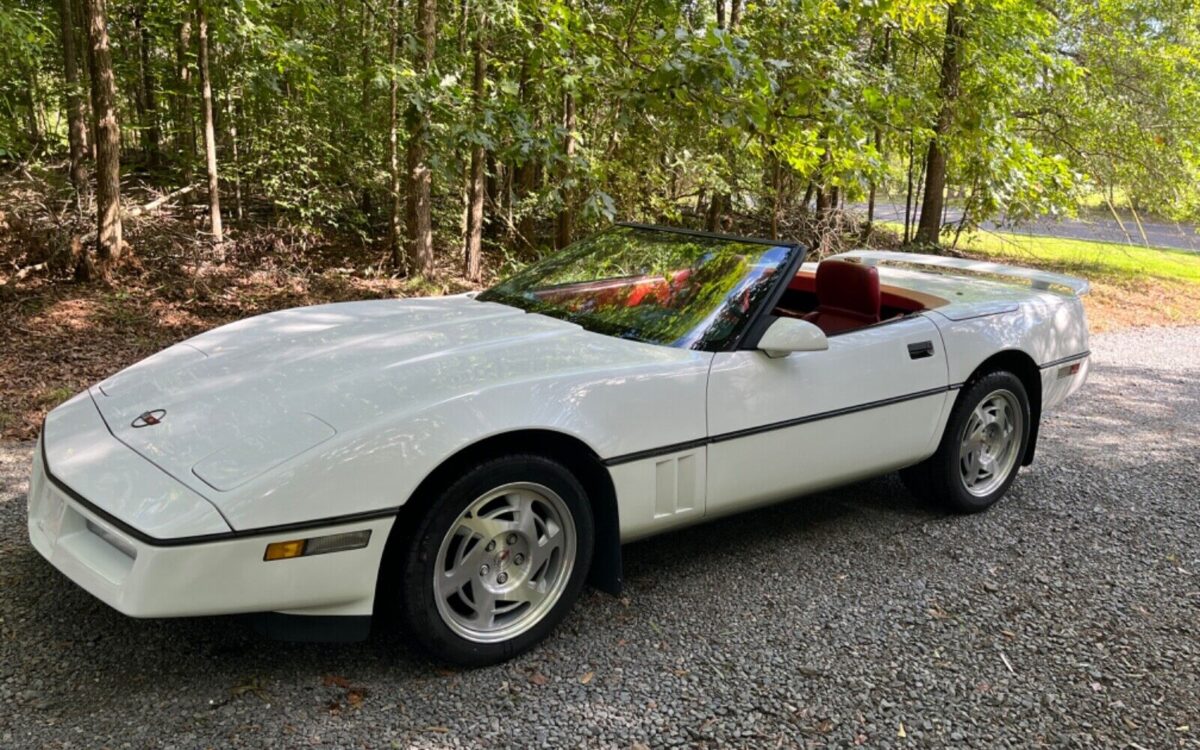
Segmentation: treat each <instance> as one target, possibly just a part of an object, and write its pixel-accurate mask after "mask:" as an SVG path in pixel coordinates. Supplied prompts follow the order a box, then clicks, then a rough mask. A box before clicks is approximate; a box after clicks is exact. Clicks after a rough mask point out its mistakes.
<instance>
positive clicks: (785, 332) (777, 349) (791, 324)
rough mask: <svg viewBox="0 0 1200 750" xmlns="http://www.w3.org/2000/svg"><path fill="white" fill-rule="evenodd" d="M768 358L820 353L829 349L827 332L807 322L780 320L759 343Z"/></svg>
mask: <svg viewBox="0 0 1200 750" xmlns="http://www.w3.org/2000/svg"><path fill="white" fill-rule="evenodd" d="M758 348H759V349H760V350H761V351H763V352H765V353H766V355H767V356H768V357H771V358H772V359H775V358H777V357H786V356H787V355H789V354H791V353H792V352H819V351H824V350H826V349H828V348H829V339H827V338H825V332H824V331H822V330H821V329H820V328H818V327H816V326H815V325H813V324H812V323H809V322H808V321H807V320H800V319H799V318H779V319H778V320H776V321H775V322H774V323H772V324H771V327H770V328H768V329H767V331H766V333H764V334H763V335H762V338H761V339H760V340H759V342H758Z"/></svg>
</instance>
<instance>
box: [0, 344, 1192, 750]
mask: <svg viewBox="0 0 1200 750" xmlns="http://www.w3.org/2000/svg"><path fill="white" fill-rule="evenodd" d="M1093 351H1094V352H1095V362H1096V366H1095V369H1094V370H1093V376H1092V381H1091V382H1090V383H1089V385H1088V386H1087V387H1086V389H1085V390H1084V391H1083V392H1082V393H1081V394H1080V395H1077V396H1075V397H1074V398H1073V399H1072V400H1071V401H1069V402H1068V403H1067V404H1066V405H1065V409H1064V410H1062V411H1060V412H1058V413H1056V414H1054V415H1051V416H1049V417H1048V418H1047V420H1046V422H1045V424H1044V428H1043V436H1042V440H1041V443H1040V444H1039V447H1038V460H1037V462H1036V463H1035V465H1034V466H1033V467H1032V468H1030V469H1027V470H1025V471H1024V472H1023V473H1022V475H1021V477H1020V478H1019V479H1018V480H1017V482H1016V484H1015V485H1014V486H1013V489H1012V490H1011V491H1010V494H1009V497H1008V498H1007V499H1006V500H1005V501H1003V502H1002V503H1001V504H1000V505H999V506H997V507H996V508H994V509H993V510H992V511H991V512H988V513H984V514H982V515H978V516H972V517H947V516H944V515H941V514H939V513H936V512H933V511H931V510H929V509H927V508H925V507H923V506H921V505H919V504H918V503H917V502H916V501H914V500H913V499H912V498H911V496H909V495H908V494H907V493H906V492H905V491H904V489H903V488H902V486H901V485H900V483H899V481H898V480H897V479H896V478H895V477H894V476H889V477H883V478H880V479H875V480H871V481H868V482H864V483H861V484H857V485H855V486H853V487H850V488H846V489H843V490H839V491H835V492H827V493H823V494H821V495H817V496H813V497H810V498H805V499H801V500H798V501H796V502H794V503H791V504H788V505H785V506H780V507H775V508H771V509H768V510H765V511H760V512H755V513H751V514H748V515H744V516H740V517H736V518H733V519H729V520H725V521H722V522H721V523H719V524H711V525H708V526H703V527H700V528H695V529H690V530H687V531H684V532H680V533H676V534H672V535H670V536H667V537H661V538H658V539H654V540H650V541H647V542H642V543H638V544H636V545H633V546H630V547H627V548H626V562H627V574H628V581H629V585H628V589H627V592H626V594H625V596H624V597H623V598H621V599H617V598H613V597H609V596H606V595H602V594H595V593H593V594H590V595H587V596H585V597H584V598H583V600H582V601H580V603H579V605H578V606H577V607H576V608H575V610H574V612H573V614H572V615H571V616H570V617H569V618H568V620H567V622H566V623H565V624H564V626H563V627H562V628H560V629H559V631H558V633H557V634H556V635H555V636H554V637H552V638H551V640H550V641H549V642H548V643H547V644H545V645H544V646H543V647H541V648H539V649H537V650H535V651H534V652H533V653H531V654H528V655H526V656H524V657H522V658H520V659H518V660H516V661H514V662H511V663H508V664H505V665H501V666H498V667H494V668H489V669H482V670H477V671H451V670H445V669H442V668H440V667H438V666H436V665H432V664H430V663H428V662H427V661H425V660H424V659H423V658H422V657H421V656H420V654H418V653H415V652H413V651H410V650H409V649H408V648H407V647H406V646H405V644H404V643H403V641H401V640H400V639H399V638H397V637H394V636H390V635H388V634H377V635H375V636H374V637H372V639H371V640H369V641H367V642H365V643H362V644H351V645H295V644H284V643H275V642H270V641H264V640H261V639H259V638H258V637H257V636H255V635H254V634H253V633H252V632H250V631H249V630H248V629H247V628H246V626H245V624H244V623H243V622H242V621H241V620H239V619H237V618H210V619H196V620H183V621H134V620H130V619H126V618H125V617H123V616H121V615H119V614H117V613H115V612H113V611H111V610H109V609H108V608H106V607H105V606H104V605H102V604H100V603H99V602H97V601H95V600H93V599H92V598H91V597H90V596H88V595H87V594H85V593H83V591H81V590H80V589H77V588H76V587H75V586H74V585H73V584H71V583H70V582H69V581H67V580H66V579H65V578H63V577H62V576H61V575H59V574H58V573H57V572H56V571H54V570H53V569H52V568H51V567H50V566H49V565H48V564H46V563H44V562H43V561H42V560H41V558H40V557H38V555H37V554H36V553H35V552H34V551H33V549H32V548H30V546H29V545H28V543H27V541H26V537H25V506H24V493H25V490H26V478H27V465H28V461H29V454H30V450H31V446H30V445H27V444H22V445H11V444H10V445H8V446H0V747H4V748H9V747H30V746H49V747H88V748H90V747H98V746H101V745H107V746H109V747H114V748H116V747H134V748H138V747H147V746H169V747H187V748H191V747H205V746H221V747H255V746H263V745H270V746H274V747H294V746H305V747H372V748H381V747H382V748H388V747H407V746H419V747H442V746H490V747H500V746H512V747H560V746H600V747H610V746H611V747H620V748H629V747H637V746H640V745H647V746H651V747H657V746H666V745H683V744H690V745H700V746H706V745H708V746H712V745H722V744H724V745H734V746H748V747H776V746H784V747H794V746H813V747H825V746H830V747H834V746H851V745H854V744H859V743H861V744H864V745H867V746H870V747H902V746H914V747H915V746H946V745H952V746H956V747H963V746H969V747H987V748H993V747H1022V748H1026V747H1035V746H1039V745H1045V746H1054V747H1063V746H1078V747H1083V746H1103V747H1113V748H1118V747H1128V748H1134V749H1135V750H1136V749H1137V748H1165V747H1200V490H1198V489H1197V487H1198V481H1197V480H1198V479H1200V430H1198V429H1197V426H1196V416H1197V414H1200V328H1180V329H1174V330H1157V329H1148V330H1138V331H1131V332H1126V333H1121V334H1111V335H1104V336H1096V337H1095V338H1094V340H1093Z"/></svg>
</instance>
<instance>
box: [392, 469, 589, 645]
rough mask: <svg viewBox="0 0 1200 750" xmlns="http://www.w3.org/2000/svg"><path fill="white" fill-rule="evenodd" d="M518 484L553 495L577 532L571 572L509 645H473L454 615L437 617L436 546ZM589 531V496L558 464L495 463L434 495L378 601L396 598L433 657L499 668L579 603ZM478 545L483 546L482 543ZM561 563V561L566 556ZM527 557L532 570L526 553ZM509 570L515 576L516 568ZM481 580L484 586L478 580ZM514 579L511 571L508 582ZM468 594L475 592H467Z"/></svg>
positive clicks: (499, 561) (496, 561)
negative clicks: (490, 499) (391, 585)
mask: <svg viewBox="0 0 1200 750" xmlns="http://www.w3.org/2000/svg"><path fill="white" fill-rule="evenodd" d="M519 483H520V484H529V485H536V486H540V487H542V488H546V489H548V490H550V491H552V493H553V494H554V495H556V496H557V498H558V499H560V500H561V505H562V506H565V508H566V511H567V512H569V513H570V516H571V521H573V527H574V533H575V543H574V556H573V565H572V566H571V567H570V569H569V572H564V573H563V574H562V578H564V579H566V583H565V586H564V587H562V588H561V594H559V595H558V598H557V600H556V601H554V602H553V605H552V607H551V608H550V609H548V610H547V611H545V612H544V613H542V614H540V615H539V616H537V618H536V619H534V618H533V617H532V616H531V617H530V618H528V619H529V620H530V622H531V624H529V625H528V626H527V628H528V629H526V630H524V631H523V632H520V633H519V634H515V635H513V636H512V637H511V638H506V639H504V640H499V641H495V642H479V641H478V640H471V639H468V638H467V637H464V636H463V635H462V634H460V633H459V632H456V631H455V629H454V627H453V626H452V623H451V622H448V621H447V618H450V619H451V620H452V619H453V615H452V614H446V615H443V612H442V611H441V610H439V607H443V608H447V607H449V606H450V605H448V604H447V603H446V601H442V602H441V603H439V599H438V595H437V594H436V593H435V584H434V581H435V572H436V570H437V566H438V565H439V564H442V565H444V562H443V561H442V559H441V558H440V553H441V552H442V551H443V546H442V545H443V542H444V541H446V540H447V539H448V535H449V534H450V533H451V531H452V530H453V529H454V528H459V527H460V524H461V520H460V516H461V515H462V514H464V513H465V512H466V511H467V509H468V508H470V507H471V506H472V505H473V504H475V503H477V501H478V500H479V499H480V498H482V497H485V496H487V495H488V493H491V492H493V491H494V490H496V489H497V488H503V487H506V486H509V485H513V484H519ZM560 507H561V506H560ZM593 528H594V524H593V519H592V512H591V507H590V505H589V503H588V498H587V493H586V491H585V490H584V488H583V486H582V485H581V484H580V483H579V481H578V480H577V479H576V478H575V477H574V476H573V475H572V474H571V472H570V471H568V470H567V469H566V468H565V467H563V466H562V465H561V464H559V463H557V462H555V461H553V460H550V459H548V458H544V457H542V456H536V455H513V456H505V457H502V458H497V459H493V460H490V461H487V462H486V463H483V464H480V465H479V466H477V467H475V468H474V469H471V470H470V471H468V472H467V473H466V474H465V475H463V476H462V477H460V478H459V479H457V480H455V481H454V482H453V483H451V484H450V485H449V486H448V487H446V489H445V490H444V491H442V492H441V493H440V496H439V497H438V498H437V499H436V500H435V501H434V502H433V504H432V506H431V507H430V509H429V510H428V512H427V513H425V515H424V517H423V518H421V520H420V522H419V523H418V524H417V527H416V529H415V531H414V532H413V533H412V534H411V535H406V539H405V545H406V548H405V549H400V550H396V554H395V555H394V556H393V557H392V559H393V560H394V561H398V563H399V571H398V576H397V577H396V579H394V580H396V583H397V585H396V588H398V589H399V590H398V591H395V590H393V591H392V592H383V594H384V595H385V596H389V595H390V596H397V597H399V599H400V601H399V602H398V608H399V610H400V613H401V616H402V622H403V624H404V625H405V627H406V629H407V630H408V631H409V632H410V633H411V634H412V636H413V637H414V638H415V639H416V640H417V641H418V642H419V643H420V644H421V646H423V647H424V648H425V650H426V651H428V652H429V653H430V654H431V655H432V656H434V657H435V658H437V659H439V660H441V661H445V662H449V663H451V664H456V665H460V666H466V667H480V666H486V665H488V664H495V663H497V662H501V661H505V660H507V659H511V658H512V657H514V656H517V655H518V654H521V653H523V652H525V651H528V650H529V649H530V648H532V647H533V646H535V645H536V644H537V643H539V642H540V641H542V640H543V639H544V638H545V637H546V636H547V635H548V634H549V633H550V632H551V631H552V630H553V629H554V628H555V626H557V625H558V623H559V622H560V621H562V619H563V617H565V616H566V614H567V612H569V611H570V609H571V606H572V605H573V604H574V602H575V600H576V599H577V598H578V597H579V593H580V591H581V590H582V588H583V585H584V582H585V580H586V579H587V575H588V569H589V568H590V566H591V561H592V549H593V546H594V538H595V537H594V534H593ZM449 543H450V544H454V542H449ZM478 543H479V544H480V546H481V547H483V546H484V544H485V542H478ZM462 544H463V547H464V548H466V547H468V546H469V547H470V548H472V549H473V547H474V543H468V542H463V543H462ZM502 546H503V545H502ZM505 550H507V547H505ZM502 552H503V550H502ZM479 554H484V552H482V551H481V552H480V553H479ZM563 556H564V557H565V553H563ZM464 557H465V555H464ZM529 558H530V563H531V564H532V559H533V554H532V552H530V554H529ZM516 559H517V558H516V557H512V558H509V557H508V556H507V554H505V557H503V558H496V557H495V556H494V555H493V556H491V557H488V558H487V560H490V561H491V562H492V564H493V565H494V566H495V568H496V570H500V569H501V568H502V567H503V566H504V565H509V564H512V562H513V561H514V560H516ZM512 569H513V570H514V571H515V570H516V568H515V567H514V568H512ZM481 570H482V568H481ZM480 575H481V577H480V581H482V580H483V578H482V573H481V574H480ZM493 575H495V573H493ZM516 575H517V574H516V573H515V572H514V578H515V576H516ZM490 580H491V582H492V583H495V581H496V579H495V578H492V579H490ZM479 585H482V583H479V582H476V581H474V580H473V579H472V581H471V582H470V583H469V584H468V586H479ZM467 590H468V591H474V589H470V588H468V589H467ZM480 591H482V589H480ZM472 598H473V597H471V598H467V599H458V600H453V599H452V600H453V601H458V602H459V604H460V606H461V605H462V604H463V603H471V599H472ZM498 598H499V597H498ZM527 606H532V605H527ZM459 627H461V626H459Z"/></svg>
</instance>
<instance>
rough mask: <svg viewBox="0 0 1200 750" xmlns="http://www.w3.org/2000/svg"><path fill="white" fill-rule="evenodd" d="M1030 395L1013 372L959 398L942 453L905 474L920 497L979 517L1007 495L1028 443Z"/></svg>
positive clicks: (974, 385)
mask: <svg viewBox="0 0 1200 750" xmlns="http://www.w3.org/2000/svg"><path fill="white" fill-rule="evenodd" d="M1030 424H1031V423H1030V408H1029V396H1028V395H1027V393H1026V391H1025V386H1024V384H1022V382H1021V379H1020V378H1018V377H1017V376H1016V375H1014V374H1012V373H1011V372H1007V371H998V372H993V373H990V374H988V375H985V376H983V377H982V378H980V379H978V380H976V381H975V382H974V383H972V384H971V385H970V386H968V387H967V389H966V390H965V391H963V393H962V394H960V396H959V398H958V401H957V403H956V404H955V407H954V411H953V412H952V413H951V415H950V419H949V422H948V423H947V424H946V432H945V433H944V434H943V435H942V441H941V443H940V444H939V446H938V450H937V453H935V454H933V456H931V457H930V458H928V459H926V460H925V461H924V462H922V463H920V464H918V465H916V466H913V467H910V468H908V469H905V470H903V471H902V472H901V473H900V476H901V478H902V479H903V480H904V483H905V485H906V486H907V487H908V488H909V490H910V491H911V492H912V493H913V494H914V495H917V496H918V497H922V498H925V499H929V500H932V501H935V502H937V503H940V504H941V505H943V506H945V507H947V508H949V509H951V510H955V511H958V512H962V513H976V512H978V511H981V510H984V509H986V508H988V507H990V506H991V505H992V504H994V503H995V502H996V501H997V500H999V499H1000V498H1001V497H1003V496H1004V493H1005V492H1007V491H1008V488H1009V486H1010V485H1011V484H1012V482H1013V480H1014V479H1016V476H1017V471H1018V470H1019V469H1020V468H1021V457H1022V456H1024V455H1025V446H1026V445H1027V444H1028V442H1029V430H1030Z"/></svg>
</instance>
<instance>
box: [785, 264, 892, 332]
mask: <svg viewBox="0 0 1200 750" xmlns="http://www.w3.org/2000/svg"><path fill="white" fill-rule="evenodd" d="M879 305H880V294H879V271H877V270H875V267H874V266H866V265H863V264H862V263H850V262H847V261H844V260H826V261H821V263H820V264H819V265H818V266H817V309H816V310H813V311H812V312H810V313H809V314H807V315H805V316H804V319H805V320H807V321H808V322H809V323H814V324H816V325H817V326H818V327H820V329H821V330H822V331H824V332H825V333H826V334H830V333H839V332H841V331H849V330H852V329H855V328H861V327H863V326H868V325H871V324H872V323H878V322H879Z"/></svg>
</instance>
